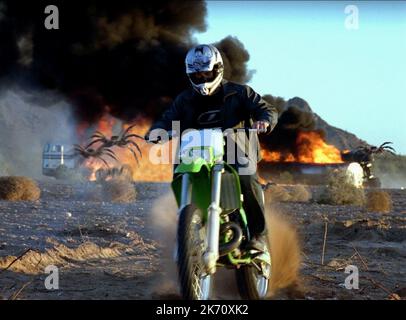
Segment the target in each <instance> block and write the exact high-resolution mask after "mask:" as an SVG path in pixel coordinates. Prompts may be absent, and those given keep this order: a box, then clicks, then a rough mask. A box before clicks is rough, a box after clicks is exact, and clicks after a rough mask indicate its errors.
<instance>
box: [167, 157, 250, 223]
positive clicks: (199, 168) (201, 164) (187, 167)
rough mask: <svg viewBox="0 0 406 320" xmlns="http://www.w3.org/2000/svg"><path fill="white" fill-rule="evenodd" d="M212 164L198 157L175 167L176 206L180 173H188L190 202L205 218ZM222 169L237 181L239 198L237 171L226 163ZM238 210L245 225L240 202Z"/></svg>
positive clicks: (179, 190) (238, 187)
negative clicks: (190, 188) (190, 187)
mask: <svg viewBox="0 0 406 320" xmlns="http://www.w3.org/2000/svg"><path fill="white" fill-rule="evenodd" d="M212 166H213V165H210V164H208V163H207V162H206V161H205V160H203V159H201V158H199V159H196V160H195V161H193V162H192V163H190V164H186V163H181V164H179V165H178V166H177V168H176V169H175V177H174V179H173V181H172V189H173V192H174V194H175V197H176V201H177V203H178V206H179V205H180V201H181V199H180V197H181V189H182V173H190V179H191V183H192V186H193V187H192V202H193V203H194V204H196V206H197V207H198V208H199V209H200V210H201V211H202V213H203V219H204V220H206V218H207V208H208V207H209V205H210V201H211V199H210V198H211V175H210V173H211V169H212ZM224 169H225V170H227V171H228V172H231V173H232V174H233V175H234V178H235V179H236V182H237V190H238V192H239V194H238V199H240V194H241V186H240V178H239V176H238V173H237V171H236V170H235V169H234V168H233V167H232V166H230V165H229V164H227V163H224ZM239 212H240V215H241V218H242V221H243V222H244V226H245V227H247V224H248V222H247V216H246V213H245V211H244V208H243V206H242V202H240V206H239Z"/></svg>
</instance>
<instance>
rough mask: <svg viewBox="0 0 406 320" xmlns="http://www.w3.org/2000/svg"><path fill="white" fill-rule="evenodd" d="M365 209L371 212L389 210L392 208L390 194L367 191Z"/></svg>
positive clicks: (386, 211) (385, 211)
mask: <svg viewBox="0 0 406 320" xmlns="http://www.w3.org/2000/svg"><path fill="white" fill-rule="evenodd" d="M366 209H367V210H368V211H372V212H382V213H388V212H390V211H391V210H392V198H391V196H390V194H389V193H387V192H384V191H370V192H368V194H367V199H366Z"/></svg>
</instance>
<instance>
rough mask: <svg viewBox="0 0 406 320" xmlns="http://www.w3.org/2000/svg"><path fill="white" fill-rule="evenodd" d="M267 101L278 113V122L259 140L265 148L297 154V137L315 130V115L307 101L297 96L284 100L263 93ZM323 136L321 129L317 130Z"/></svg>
mask: <svg viewBox="0 0 406 320" xmlns="http://www.w3.org/2000/svg"><path fill="white" fill-rule="evenodd" d="M263 98H264V99H265V100H266V101H267V102H269V103H270V104H272V105H273V106H275V107H276V109H277V110H278V113H279V119H278V123H277V125H276V127H275V129H274V130H273V131H272V132H271V134H269V135H267V136H261V137H260V139H261V142H262V144H263V145H264V146H266V148H267V149H269V150H273V151H279V152H281V154H282V157H283V155H284V154H285V155H288V154H293V155H294V156H296V155H297V151H298V148H297V143H296V141H297V138H298V135H299V133H300V132H303V131H316V130H317V123H316V119H317V118H316V116H315V114H314V113H313V112H312V110H311V108H310V106H309V105H308V103H307V102H306V101H305V100H303V99H301V98H298V97H295V98H292V99H289V100H288V101H285V100H284V99H283V98H281V97H274V96H272V95H264V97H263ZM317 132H319V134H320V136H321V137H322V138H325V132H324V131H323V130H317Z"/></svg>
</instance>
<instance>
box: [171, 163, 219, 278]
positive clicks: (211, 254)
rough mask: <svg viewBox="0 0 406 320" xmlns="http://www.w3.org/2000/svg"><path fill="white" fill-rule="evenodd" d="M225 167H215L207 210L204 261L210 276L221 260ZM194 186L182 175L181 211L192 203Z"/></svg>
mask: <svg viewBox="0 0 406 320" xmlns="http://www.w3.org/2000/svg"><path fill="white" fill-rule="evenodd" d="M223 170H224V165H223V164H221V163H219V164H216V165H215V166H214V167H213V170H212V180H211V181H212V183H211V202H210V205H209V207H208V208H207V237H206V248H207V250H206V252H205V253H204V254H203V261H204V264H205V267H206V271H207V273H208V274H213V273H215V272H216V264H217V260H218V258H219V237H220V213H221V211H222V210H221V208H220V191H221V175H222V173H223ZM191 200H192V185H191V183H190V176H189V174H187V173H185V174H183V175H182V189H181V204H180V210H182V209H183V208H184V207H185V206H187V205H188V204H190V203H191ZM180 210H179V211H180ZM176 251H177V250H175V252H176Z"/></svg>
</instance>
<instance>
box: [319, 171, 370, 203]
mask: <svg viewBox="0 0 406 320" xmlns="http://www.w3.org/2000/svg"><path fill="white" fill-rule="evenodd" d="M318 202H319V203H324V204H331V205H343V204H352V205H359V206H361V205H363V204H364V203H365V195H364V190H363V189H361V188H357V187H356V186H354V185H353V184H352V183H351V182H350V180H349V179H348V176H347V175H346V173H345V171H342V170H339V171H333V172H332V173H331V174H330V175H329V177H328V185H327V187H325V189H324V190H323V192H322V194H321V195H320V198H319V199H318Z"/></svg>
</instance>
